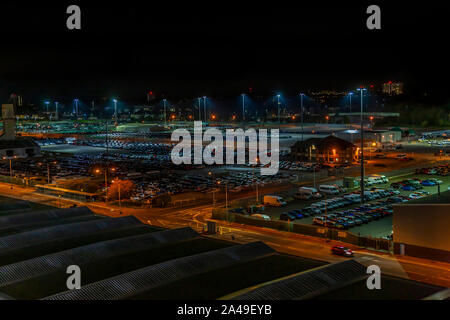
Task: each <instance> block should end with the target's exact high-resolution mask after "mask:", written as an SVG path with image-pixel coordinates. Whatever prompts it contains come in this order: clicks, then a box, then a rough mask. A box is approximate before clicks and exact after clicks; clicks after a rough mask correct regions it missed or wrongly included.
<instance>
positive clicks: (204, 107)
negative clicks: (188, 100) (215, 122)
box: [203, 96, 208, 122]
mask: <svg viewBox="0 0 450 320" xmlns="http://www.w3.org/2000/svg"><path fill="white" fill-rule="evenodd" d="M203 109H204V110H205V122H206V121H207V120H208V117H207V116H206V96H203Z"/></svg>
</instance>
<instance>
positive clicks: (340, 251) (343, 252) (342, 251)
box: [331, 246, 353, 257]
mask: <svg viewBox="0 0 450 320" xmlns="http://www.w3.org/2000/svg"><path fill="white" fill-rule="evenodd" d="M331 253H333V254H337V255H339V256H344V257H351V256H353V251H352V250H351V249H349V248H346V247H343V246H333V247H332V248H331Z"/></svg>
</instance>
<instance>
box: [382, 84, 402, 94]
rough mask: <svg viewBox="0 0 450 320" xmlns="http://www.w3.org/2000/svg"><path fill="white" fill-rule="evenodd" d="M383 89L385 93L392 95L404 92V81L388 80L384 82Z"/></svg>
mask: <svg viewBox="0 0 450 320" xmlns="http://www.w3.org/2000/svg"><path fill="white" fill-rule="evenodd" d="M381 91H382V92H383V93H384V94H388V95H390V96H397V95H400V94H403V83H402V82H392V81H388V82H386V83H383V86H382V89H381Z"/></svg>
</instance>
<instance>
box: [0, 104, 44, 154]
mask: <svg viewBox="0 0 450 320" xmlns="http://www.w3.org/2000/svg"><path fill="white" fill-rule="evenodd" d="M2 124H3V129H2V130H1V131H0V159H3V160H5V159H15V158H28V157H35V156H40V155H41V148H40V147H39V145H38V144H37V143H36V142H34V141H33V140H31V139H22V138H21V139H18V138H17V137H16V117H15V110H14V105H13V104H3V105H2Z"/></svg>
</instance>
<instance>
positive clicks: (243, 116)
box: [241, 93, 245, 121]
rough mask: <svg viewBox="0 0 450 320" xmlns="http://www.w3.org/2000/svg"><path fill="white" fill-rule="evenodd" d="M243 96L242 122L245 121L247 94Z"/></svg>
mask: <svg viewBox="0 0 450 320" xmlns="http://www.w3.org/2000/svg"><path fill="white" fill-rule="evenodd" d="M241 96H242V121H245V93H243V94H241Z"/></svg>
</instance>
